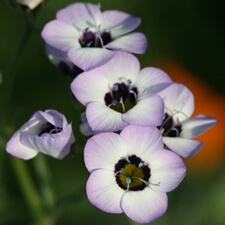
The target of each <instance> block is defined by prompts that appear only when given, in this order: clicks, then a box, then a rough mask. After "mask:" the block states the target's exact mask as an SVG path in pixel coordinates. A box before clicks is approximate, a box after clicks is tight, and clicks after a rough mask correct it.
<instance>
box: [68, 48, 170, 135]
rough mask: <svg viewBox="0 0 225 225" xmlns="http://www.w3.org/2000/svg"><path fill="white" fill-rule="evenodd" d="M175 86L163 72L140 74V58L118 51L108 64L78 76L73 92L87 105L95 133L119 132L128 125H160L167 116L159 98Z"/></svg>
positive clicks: (87, 114)
mask: <svg viewBox="0 0 225 225" xmlns="http://www.w3.org/2000/svg"><path fill="white" fill-rule="evenodd" d="M171 83H172V80H171V79H170V77H169V76H168V75H167V74H166V73H165V72H164V71H162V70H160V69H158V68H154V67H147V68H144V69H142V70H141V71H140V63H139V61H138V60H137V58H136V57H135V56H133V55H131V54H129V53H125V52H118V53H117V54H116V55H115V57H114V58H113V59H112V60H110V61H109V62H108V63H106V64H105V65H103V66H101V67H99V68H96V69H93V70H91V71H87V72H84V73H81V74H80V75H78V76H77V77H76V78H75V79H74V81H73V82H72V83H71V90H72V92H73V94H74V95H75V96H76V98H77V99H78V100H79V101H80V102H81V103H82V104H83V105H85V106H87V108H86V116H87V120H88V123H89V125H90V127H91V129H92V130H93V131H94V132H104V131H117V130H121V129H123V128H124V127H125V126H127V125H128V124H134V125H140V126H148V125H149V124H150V125H154V126H159V125H160V124H161V123H162V120H163V115H164V105H163V100H162V99H161V98H160V97H159V96H158V95H156V93H158V92H159V91H161V90H163V89H164V88H166V87H168V86H169V85H170V84H171Z"/></svg>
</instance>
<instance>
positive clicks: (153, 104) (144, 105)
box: [122, 95, 164, 126]
mask: <svg viewBox="0 0 225 225" xmlns="http://www.w3.org/2000/svg"><path fill="white" fill-rule="evenodd" d="M163 115H164V105H163V100H162V99H161V98H160V97H159V96H157V95H152V96H151V97H148V98H146V99H142V100H140V101H138V102H137V104H136V105H135V106H134V107H133V108H132V109H130V110H128V111H127V112H126V113H124V114H123V115H122V118H123V120H124V121H126V122H127V123H129V124H134V125H139V126H160V125H161V124H162V121H163Z"/></svg>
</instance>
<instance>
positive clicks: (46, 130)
mask: <svg viewBox="0 0 225 225" xmlns="http://www.w3.org/2000/svg"><path fill="white" fill-rule="evenodd" d="M74 142H75V137H74V135H73V131H72V126H71V124H68V123H67V120H66V118H65V116H64V115H63V114H61V113H59V112H58V111H56V110H46V111H45V112H43V111H37V112H35V113H34V114H33V115H32V116H31V118H30V120H29V121H28V122H26V123H25V124H24V125H23V126H22V127H21V128H20V129H19V130H17V131H16V132H15V134H14V135H13V136H12V137H11V139H10V140H9V141H8V143H7V146H6V150H7V152H8V153H10V154H11V155H13V156H15V157H18V158H21V159H26V160H27V159H31V158H34V157H35V156H36V155H37V154H38V153H39V152H41V153H44V154H46V155H50V156H52V157H54V158H57V159H62V158H64V157H65V156H66V155H68V154H69V152H70V149H71V145H72V144H73V143H74Z"/></svg>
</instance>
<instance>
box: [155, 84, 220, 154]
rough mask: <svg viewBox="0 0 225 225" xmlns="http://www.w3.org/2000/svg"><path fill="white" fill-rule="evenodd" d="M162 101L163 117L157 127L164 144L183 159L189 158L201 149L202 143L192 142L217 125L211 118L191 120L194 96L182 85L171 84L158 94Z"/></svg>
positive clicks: (204, 117)
mask: <svg viewBox="0 0 225 225" xmlns="http://www.w3.org/2000/svg"><path fill="white" fill-rule="evenodd" d="M159 95H160V96H161V97H162V99H163V100H164V104H165V115H164V120H163V123H162V124H161V126H160V127H159V129H160V131H161V133H162V135H163V141H164V144H165V145H166V146H167V147H168V148H169V149H171V150H173V151H175V152H176V153H178V154H179V155H181V156H182V157H184V158H190V157H191V156H193V155H194V154H196V153H197V152H198V151H200V149H201V148H202V145H203V143H202V142H201V141H199V140H193V139H191V138H195V137H197V136H199V135H200V134H202V133H203V132H205V131H206V130H207V129H209V128H210V127H212V126H213V125H214V124H216V123H217V120H216V119H215V118H213V117H208V116H205V115H203V114H199V115H197V116H195V117H193V118H191V119H189V117H190V116H191V115H192V113H193V111H194V96H193V94H192V92H191V91H190V90H189V89H188V88H187V87H186V86H184V85H183V84H180V83H173V84H172V85H171V86H169V87H168V88H166V89H165V90H163V91H162V92H160V93H159Z"/></svg>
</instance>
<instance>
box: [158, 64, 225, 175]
mask: <svg viewBox="0 0 225 225" xmlns="http://www.w3.org/2000/svg"><path fill="white" fill-rule="evenodd" d="M157 66H158V67H159V68H161V69H163V70H164V71H165V72H167V73H168V74H169V75H170V76H171V78H172V80H173V81H174V82H180V83H183V84H184V85H186V86H187V87H188V88H189V89H190V90H191V91H192V92H193V94H194V97H195V111H194V113H193V115H192V117H193V116H195V115H197V114H199V113H202V114H205V115H207V116H211V117H215V118H217V120H218V122H217V124H216V125H214V126H213V127H212V128H210V129H209V130H207V131H206V132H205V133H203V134H202V135H200V136H199V137H197V138H196V139H198V140H201V141H202V142H203V148H202V149H201V151H200V152H199V153H197V154H196V155H194V156H193V157H191V158H190V159H185V160H184V161H185V163H186V165H187V168H188V169H190V172H191V171H192V172H194V173H196V172H197V173H201V174H202V173H204V172H205V173H210V172H214V171H215V170H216V169H218V168H219V166H221V164H222V163H224V162H225V138H224V127H223V126H224V125H225V116H224V113H225V96H223V95H221V94H220V93H218V92H216V91H215V90H214V89H212V88H211V87H210V86H209V85H208V84H206V83H205V82H204V81H203V80H201V79H200V78H198V77H196V76H195V75H194V74H192V73H191V72H190V71H188V70H187V69H186V68H184V67H182V66H181V65H178V64H177V63H175V62H173V61H170V60H166V61H163V62H162V61H161V62H160V63H158V65H157Z"/></svg>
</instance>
